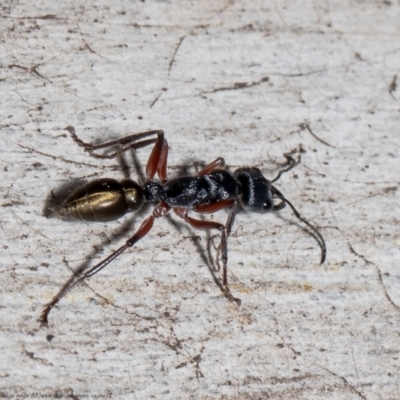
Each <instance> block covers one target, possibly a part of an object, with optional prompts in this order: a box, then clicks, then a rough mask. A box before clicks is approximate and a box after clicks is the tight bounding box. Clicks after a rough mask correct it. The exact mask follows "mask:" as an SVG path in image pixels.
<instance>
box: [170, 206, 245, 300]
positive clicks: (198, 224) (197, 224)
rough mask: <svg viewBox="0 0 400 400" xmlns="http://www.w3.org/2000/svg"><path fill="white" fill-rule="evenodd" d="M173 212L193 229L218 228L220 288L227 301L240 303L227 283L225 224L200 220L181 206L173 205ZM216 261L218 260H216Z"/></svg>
mask: <svg viewBox="0 0 400 400" xmlns="http://www.w3.org/2000/svg"><path fill="white" fill-rule="evenodd" d="M173 210H174V212H175V214H176V215H178V216H179V217H181V218H182V219H183V220H185V221H186V222H187V223H188V224H189V225H190V226H191V227H193V228H195V229H218V230H219V231H220V233H221V244H220V246H221V261H222V288H221V289H222V290H223V292H224V295H225V297H226V298H227V299H228V300H229V301H234V302H235V303H237V304H238V305H240V303H241V300H240V299H238V298H235V297H233V296H232V294H231V291H230V289H229V285H228V240H227V235H226V229H225V226H224V225H222V224H220V223H219V222H214V221H201V220H198V219H195V218H191V217H189V215H188V212H187V209H186V208H183V207H175V208H174V209H173ZM217 263H218V260H217Z"/></svg>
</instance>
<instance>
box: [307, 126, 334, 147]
mask: <svg viewBox="0 0 400 400" xmlns="http://www.w3.org/2000/svg"><path fill="white" fill-rule="evenodd" d="M299 128H300V130H301V131H303V130H304V129H306V130H307V131H308V132H309V133H310V134H311V135H312V136H313V137H314V138H315V139H317V140H318V141H319V142H321V143H323V144H324V145H326V146H329V147H333V148H334V149H337V147H336V146H333V145H332V144H329V143H328V142H325V140H322V139H320V138H319V137H318V136H317V135H316V134H315V133H314V132H313V131H312V130H311V128H310V125H309V124H308V123H306V122H303V123H302V124H300V125H299Z"/></svg>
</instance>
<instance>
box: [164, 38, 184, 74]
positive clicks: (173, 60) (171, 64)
mask: <svg viewBox="0 0 400 400" xmlns="http://www.w3.org/2000/svg"><path fill="white" fill-rule="evenodd" d="M185 37H186V36H182V37H181V38H180V40H179V42H178V44H177V46H176V47H175V51H174V54H173V56H172V59H171V61H170V62H169V68H168V75H169V74H170V72H171V69H172V66H173V64H174V62H175V56H176V54H177V53H178V50H179V48H180V47H181V44H182V42H183V41H184V39H185Z"/></svg>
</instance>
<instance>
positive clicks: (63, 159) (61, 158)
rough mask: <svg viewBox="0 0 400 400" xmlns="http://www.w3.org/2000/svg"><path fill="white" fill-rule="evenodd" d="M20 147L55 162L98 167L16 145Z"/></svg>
mask: <svg viewBox="0 0 400 400" xmlns="http://www.w3.org/2000/svg"><path fill="white" fill-rule="evenodd" d="M16 144H17V145H18V146H19V147H22V148H23V149H26V150H29V151H31V152H32V153H36V154H40V155H41V156H45V157H50V158H51V159H53V160H57V159H58V160H62V161H65V162H66V163H69V164H75V165H84V166H86V167H96V166H97V165H93V164H87V163H82V162H76V161H72V160H68V159H66V158H64V157H58V156H53V155H51V154H47V153H43V152H42V151H39V150H36V149H33V148H32V147H28V146H24V145H23V144H20V143H16Z"/></svg>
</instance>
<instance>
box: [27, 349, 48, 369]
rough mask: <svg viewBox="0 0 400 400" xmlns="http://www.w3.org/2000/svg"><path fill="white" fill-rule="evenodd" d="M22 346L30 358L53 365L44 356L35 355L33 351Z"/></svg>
mask: <svg viewBox="0 0 400 400" xmlns="http://www.w3.org/2000/svg"><path fill="white" fill-rule="evenodd" d="M23 347H24V352H25V355H26V356H28V357H29V358H30V359H32V360H37V361H40V362H41V363H43V364H44V365H53V364H52V363H51V362H49V361H47V360H45V359H44V358H40V357H36V356H35V353H33V352H32V351H28V350H27V349H26V347H25V346H23Z"/></svg>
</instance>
